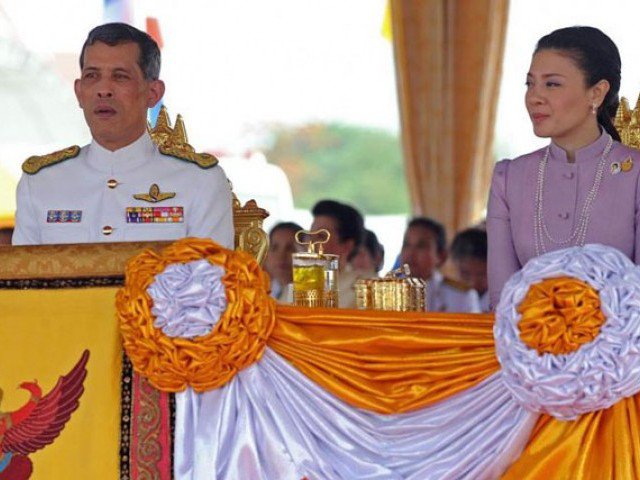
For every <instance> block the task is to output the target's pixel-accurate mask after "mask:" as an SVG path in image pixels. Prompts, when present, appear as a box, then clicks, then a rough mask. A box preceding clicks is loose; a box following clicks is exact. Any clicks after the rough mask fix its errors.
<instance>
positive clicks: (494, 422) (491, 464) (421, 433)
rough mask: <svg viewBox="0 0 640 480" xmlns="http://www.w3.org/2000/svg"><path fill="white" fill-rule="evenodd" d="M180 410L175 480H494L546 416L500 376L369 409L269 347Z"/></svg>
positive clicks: (185, 400)
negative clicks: (449, 392) (423, 402)
mask: <svg viewBox="0 0 640 480" xmlns="http://www.w3.org/2000/svg"><path fill="white" fill-rule="evenodd" d="M176 413H177V414H176V449H175V458H174V461H175V469H174V470H175V478H176V480H205V479H212V480H213V479H216V480H232V479H250V480H274V479H278V480H301V479H303V478H305V477H306V478H308V479H309V480H314V479H322V480H331V479H336V480H337V479H349V480H353V479H359V480H383V479H384V480H395V479H398V480H400V479H405V480H425V479H474V480H476V479H490V478H496V477H497V476H499V475H500V473H501V472H502V471H504V469H505V468H506V467H507V466H508V465H509V464H510V463H511V462H512V461H513V460H514V459H515V458H517V457H518V455H519V454H520V452H521V451H522V449H523V448H524V446H525V445H526V443H527V441H528V439H529V435H530V432H531V429H532V428H533V426H534V424H535V421H536V420H537V418H538V415H537V414H532V413H529V412H527V411H526V410H524V409H523V408H522V407H520V406H518V405H517V404H516V403H515V402H514V401H513V400H512V398H511V395H510V394H509V392H508V390H507V389H506V387H505V386H504V384H503V382H502V380H501V379H500V378H499V374H496V375H493V376H491V377H489V378H488V379H487V380H485V381H484V382H482V383H480V384H478V385H477V386H475V387H473V388H471V389H469V390H467V391H465V392H463V393H461V394H458V395H456V396H454V397H451V398H449V399H447V400H446V401H444V402H441V403H439V404H437V405H434V406H431V407H427V408H424V409H421V410H417V411H415V412H410V413H405V414H397V415H382V414H376V413H371V412H367V411H364V410H360V409H357V408H354V407H351V406H349V405H348V404H346V403H345V402H343V401H342V400H340V399H338V398H337V397H335V396H334V395H332V394H331V393H329V392H327V391H326V390H324V389H323V388H321V387H319V386H318V385H316V384H315V383H314V382H312V381H311V380H309V379H308V378H307V377H306V376H305V375H303V374H302V373H300V372H299V371H298V370H296V369H295V368H294V367H292V366H291V365H290V364H289V363H288V362H287V361H285V360H284V359H283V358H281V357H280V356H279V355H278V354H276V353H275V352H273V351H272V350H270V349H268V348H267V350H266V351H265V354H264V356H263V358H262V359H261V360H260V361H259V362H258V363H256V364H254V365H253V366H251V367H250V368H247V369H246V370H244V371H242V372H240V373H238V375H236V377H235V378H234V379H232V380H231V381H230V382H229V383H228V384H227V385H225V386H224V387H222V388H219V389H217V390H213V391H210V392H206V393H202V394H196V393H194V392H193V391H191V390H188V391H186V392H183V393H179V394H177V395H176Z"/></svg>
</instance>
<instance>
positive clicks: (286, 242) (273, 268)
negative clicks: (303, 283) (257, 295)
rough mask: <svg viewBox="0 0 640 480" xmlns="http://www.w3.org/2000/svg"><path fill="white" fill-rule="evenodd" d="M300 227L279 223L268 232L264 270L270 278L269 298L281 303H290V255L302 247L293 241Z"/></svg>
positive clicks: (291, 275) (295, 224)
mask: <svg viewBox="0 0 640 480" xmlns="http://www.w3.org/2000/svg"><path fill="white" fill-rule="evenodd" d="M299 230H302V227H301V226H300V225H298V224H297V223H293V222H280V223H278V224H276V225H275V226H274V227H273V228H272V229H271V231H270V232H269V252H268V253H267V258H266V259H265V260H264V270H265V271H266V272H267V273H268V274H269V276H270V277H271V296H272V297H273V298H275V299H276V300H278V301H279V302H283V303H290V301H291V299H290V298H288V297H289V296H290V295H289V287H288V286H289V285H290V284H291V282H293V270H292V260H291V255H292V254H294V253H296V252H301V251H303V250H304V247H303V246H302V245H300V244H298V243H297V242H296V240H295V235H296V232H298V231H299Z"/></svg>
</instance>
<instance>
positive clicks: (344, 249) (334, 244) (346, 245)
mask: <svg viewBox="0 0 640 480" xmlns="http://www.w3.org/2000/svg"><path fill="white" fill-rule="evenodd" d="M321 228H325V229H327V230H329V233H330V234H331V237H330V238H329V241H328V242H327V243H325V244H324V245H323V246H322V247H323V250H324V253H330V254H332V255H340V268H344V266H345V265H346V263H347V257H348V256H349V254H350V253H351V250H353V243H354V242H353V240H351V239H350V240H342V239H341V238H340V235H339V234H338V222H337V221H336V220H335V219H334V218H333V217H330V216H328V215H317V216H316V217H313V223H312V224H311V230H319V229H321Z"/></svg>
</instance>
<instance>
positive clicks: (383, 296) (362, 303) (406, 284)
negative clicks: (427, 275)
mask: <svg viewBox="0 0 640 480" xmlns="http://www.w3.org/2000/svg"><path fill="white" fill-rule="evenodd" d="M426 288H427V285H426V282H425V281H424V280H421V279H419V278H414V277H410V276H409V272H408V267H407V266H406V265H405V267H404V268H402V269H398V270H395V271H393V272H390V273H389V274H387V276H385V277H384V278H365V279H359V280H357V281H356V283H355V290H356V305H357V307H358V308H359V309H361V310H387V311H394V312H423V311H425V310H426V301H425V293H426Z"/></svg>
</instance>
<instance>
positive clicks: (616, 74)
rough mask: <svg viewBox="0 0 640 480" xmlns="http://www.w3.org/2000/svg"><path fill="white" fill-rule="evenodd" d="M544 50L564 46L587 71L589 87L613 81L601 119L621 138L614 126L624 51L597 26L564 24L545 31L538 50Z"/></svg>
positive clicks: (572, 57)
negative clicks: (547, 31)
mask: <svg viewBox="0 0 640 480" xmlns="http://www.w3.org/2000/svg"><path fill="white" fill-rule="evenodd" d="M540 50H560V51H561V52H562V53H564V54H565V55H567V56H568V57H570V58H571V59H572V60H573V61H574V62H575V63H576V65H577V66H578V68H580V70H582V71H583V72H584V75H585V79H586V82H587V86H588V87H592V86H594V85H595V84H596V83H598V82H599V81H600V80H606V81H608V82H609V85H610V89H609V91H608V92H607V95H606V96H605V97H604V101H603V102H602V105H600V107H599V108H598V123H599V124H600V125H602V127H603V128H604V129H605V130H606V132H607V133H608V134H609V135H611V136H612V137H613V139H614V140H617V141H620V135H619V134H618V131H617V130H616V129H615V127H614V126H613V121H612V119H613V118H614V117H615V115H616V111H617V110H618V105H619V103H620V99H619V98H618V93H619V92H620V70H621V67H622V62H621V61H620V52H618V47H616V44H615V43H613V40H611V39H610V38H609V37H608V36H607V35H605V34H604V33H602V32H601V31H600V30H598V29H597V28H593V27H580V26H576V27H567V28H561V29H559V30H555V31H553V32H551V33H550V34H549V35H545V36H544V37H542V38H541V39H540V40H538V44H537V45H536V50H535V52H534V54H536V53H538V52H539V51H540Z"/></svg>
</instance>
